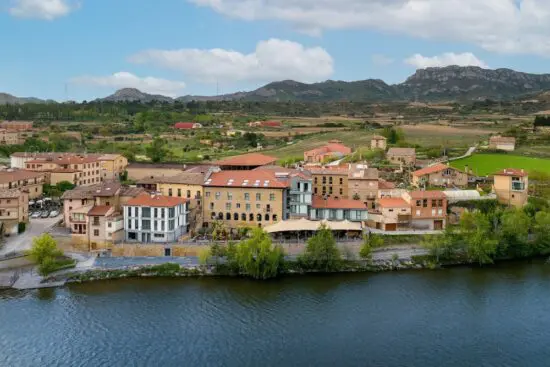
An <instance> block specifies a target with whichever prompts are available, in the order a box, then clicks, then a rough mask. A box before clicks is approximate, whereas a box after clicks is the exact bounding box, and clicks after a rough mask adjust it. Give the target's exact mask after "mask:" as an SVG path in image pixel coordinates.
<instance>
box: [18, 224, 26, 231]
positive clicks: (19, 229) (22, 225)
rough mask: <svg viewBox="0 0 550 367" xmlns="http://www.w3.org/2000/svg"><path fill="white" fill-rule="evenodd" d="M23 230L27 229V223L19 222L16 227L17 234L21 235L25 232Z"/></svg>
mask: <svg viewBox="0 0 550 367" xmlns="http://www.w3.org/2000/svg"><path fill="white" fill-rule="evenodd" d="M25 229H27V223H25V222H19V225H18V226H17V232H19V233H23V232H25Z"/></svg>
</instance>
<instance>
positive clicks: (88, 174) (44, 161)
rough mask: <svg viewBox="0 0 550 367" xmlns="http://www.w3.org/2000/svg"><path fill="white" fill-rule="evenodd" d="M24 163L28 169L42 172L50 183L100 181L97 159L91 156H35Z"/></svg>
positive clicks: (93, 183) (82, 184)
mask: <svg viewBox="0 0 550 367" xmlns="http://www.w3.org/2000/svg"><path fill="white" fill-rule="evenodd" d="M25 165H26V168H27V169H28V170H31V171H37V172H44V173H45V174H46V181H47V183H48V184H50V185H55V184H57V183H59V182H62V181H68V182H71V183H73V184H75V185H77V186H90V185H95V184H98V183H100V182H101V181H102V178H101V167H100V163H99V160H98V159H97V158H95V157H91V156H88V157H86V156H82V155H78V154H71V155H64V156H60V157H57V158H36V159H32V160H28V161H26V163H25Z"/></svg>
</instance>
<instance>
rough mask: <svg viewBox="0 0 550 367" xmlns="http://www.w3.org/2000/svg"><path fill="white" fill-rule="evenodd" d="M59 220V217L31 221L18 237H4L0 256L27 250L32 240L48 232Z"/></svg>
mask: <svg viewBox="0 0 550 367" xmlns="http://www.w3.org/2000/svg"><path fill="white" fill-rule="evenodd" d="M59 220H61V217H57V218H45V219H31V221H30V223H29V224H28V225H27V229H26V231H25V232H23V233H22V234H20V235H16V236H14V235H12V236H10V237H6V239H5V242H4V246H3V247H2V248H1V249H0V255H4V254H8V253H11V252H23V251H25V250H29V249H30V248H31V246H32V240H33V238H34V237H36V236H40V235H41V234H42V233H45V232H48V231H49V230H50V229H51V228H52V227H53V226H54V225H55V224H56V223H57V222H58V221H59Z"/></svg>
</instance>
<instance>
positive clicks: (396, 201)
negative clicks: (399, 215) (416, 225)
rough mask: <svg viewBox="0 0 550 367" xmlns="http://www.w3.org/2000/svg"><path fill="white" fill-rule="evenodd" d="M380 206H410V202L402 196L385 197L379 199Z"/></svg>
mask: <svg viewBox="0 0 550 367" xmlns="http://www.w3.org/2000/svg"><path fill="white" fill-rule="evenodd" d="M378 206H380V207H381V208H403V207H407V208H408V207H410V204H409V203H407V202H406V201H405V200H404V199H402V198H383V199H380V200H378Z"/></svg>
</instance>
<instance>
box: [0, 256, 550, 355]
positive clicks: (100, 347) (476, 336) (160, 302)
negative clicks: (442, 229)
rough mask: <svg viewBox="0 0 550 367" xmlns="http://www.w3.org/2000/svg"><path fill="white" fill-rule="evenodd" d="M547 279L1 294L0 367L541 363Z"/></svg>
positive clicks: (108, 287) (193, 282)
mask: <svg viewBox="0 0 550 367" xmlns="http://www.w3.org/2000/svg"><path fill="white" fill-rule="evenodd" d="M549 275H550V266H548V265H543V264H541V263H538V262H537V263H534V264H527V263H517V264H514V263H509V264H506V265H505V266H498V267H492V268H484V269H478V268H453V269H446V270H437V271H417V272H394V273H380V274H344V275H330V276H327V275H318V276H293V277H286V278H282V279H278V280H273V281H269V282H256V281H251V280H246V279H231V278H200V279H191V278H182V279H127V280H120V281H102V282H95V283H88V284H79V285H71V286H70V287H67V288H63V289H45V290H37V291H28V292H18V291H0V315H1V318H2V330H1V331H2V332H0V350H1V351H2V352H1V353H0V365H1V366H33V365H82V366H101V365H104V366H118V365H121V366H125V365H136V366H141V365H144V366H149V365H151V366H172V365H200V366H202V365H220V366H248V365H250V366H257V365H268V366H291V365H315V366H334V365H337V366H357V365H369V366H403V365H413V366H416V365H420V366H479V365H484V366H524V365H529V366H545V365H547V362H548V361H549V360H550V350H549V348H547V347H546V340H548V338H549V337H550V317H549V316H548V309H547V305H548V304H550V287H549V286H548V279H550V277H549ZM31 341H32V342H31ZM52 346H55V348H52Z"/></svg>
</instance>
